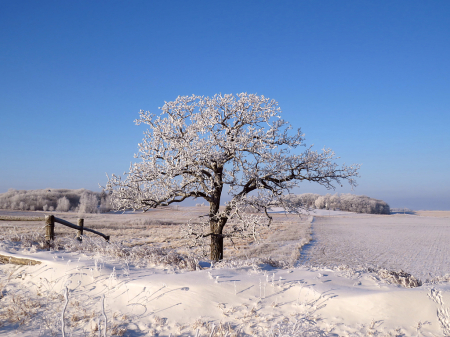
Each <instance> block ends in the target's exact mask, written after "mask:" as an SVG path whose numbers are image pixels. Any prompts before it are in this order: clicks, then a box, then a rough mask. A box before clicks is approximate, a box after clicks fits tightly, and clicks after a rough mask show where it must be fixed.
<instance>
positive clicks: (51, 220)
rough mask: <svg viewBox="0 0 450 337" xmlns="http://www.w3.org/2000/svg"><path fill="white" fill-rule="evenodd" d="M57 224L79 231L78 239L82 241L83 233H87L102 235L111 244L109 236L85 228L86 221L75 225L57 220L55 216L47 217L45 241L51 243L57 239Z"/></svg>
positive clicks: (82, 220) (79, 220)
mask: <svg viewBox="0 0 450 337" xmlns="http://www.w3.org/2000/svg"><path fill="white" fill-rule="evenodd" d="M55 222H57V223H59V224H61V225H64V226H67V227H70V228H73V229H77V230H78V233H77V239H78V240H80V241H81V238H82V236H83V232H84V231H86V232H91V233H94V234H97V235H100V236H102V237H103V238H104V239H105V240H106V241H108V242H109V239H110V236H109V235H105V234H103V233H100V232H98V231H96V230H94V229H91V228H86V227H84V219H78V221H77V223H78V225H75V224H73V223H71V222H69V221H67V220H64V219H60V218H56V217H55V216H54V215H46V216H45V239H46V240H47V241H51V240H54V239H55Z"/></svg>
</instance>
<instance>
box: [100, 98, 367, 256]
mask: <svg viewBox="0 0 450 337" xmlns="http://www.w3.org/2000/svg"><path fill="white" fill-rule="evenodd" d="M160 110H161V114H160V115H155V114H152V113H150V112H144V111H141V112H140V118H139V119H137V120H136V121H135V122H136V124H138V125H139V124H142V123H144V124H146V125H148V129H147V130H146V131H145V132H144V139H143V141H142V143H140V144H139V153H138V154H136V155H135V158H136V159H140V162H137V163H134V164H131V165H130V169H129V171H128V172H126V173H125V177H124V179H122V177H120V176H117V175H112V176H111V177H110V178H109V179H108V183H107V186H106V190H109V191H111V192H112V199H113V205H114V207H115V208H116V209H117V210H126V209H134V210H138V209H140V210H144V211H146V210H148V209H150V208H154V207H157V206H168V205H171V204H173V203H179V202H182V201H184V200H186V199H187V198H203V199H205V200H206V201H207V202H208V203H209V205H210V211H209V221H208V222H209V231H207V232H203V233H192V234H195V235H197V236H202V237H205V236H210V237H211V259H212V260H219V259H222V258H223V238H224V237H226V236H228V234H226V233H224V231H223V229H224V227H225V225H226V224H227V222H228V220H229V219H232V218H233V217H236V216H237V217H240V218H241V219H242V216H240V213H239V212H237V209H238V208H239V207H241V206H249V205H251V206H253V207H255V208H256V209H258V210H260V211H263V212H265V214H266V215H267V217H268V218H270V216H269V214H268V213H267V210H268V208H270V207H274V206H281V207H285V208H286V209H289V210H291V209H290V207H291V206H290V205H289V204H288V203H287V199H286V198H283V197H282V196H283V194H286V193H289V191H290V190H292V189H293V188H294V187H296V186H298V185H299V183H301V182H302V181H311V182H316V183H318V184H320V185H323V186H325V187H326V188H328V189H332V188H334V186H335V184H341V181H342V180H347V181H348V182H349V183H350V185H352V186H355V185H356V182H355V180H354V178H355V177H357V176H358V169H359V166H358V165H351V166H346V165H343V166H339V165H338V164H336V163H335V162H334V160H335V159H336V158H337V157H336V156H335V154H334V152H333V151H332V150H330V149H323V150H322V152H320V153H319V152H317V151H313V150H312V148H311V147H307V148H305V149H304V151H303V152H301V153H297V151H295V149H296V148H298V147H300V146H304V138H303V135H302V133H301V131H300V129H298V130H297V131H291V130H292V127H291V125H290V124H288V123H287V122H286V121H284V120H283V119H281V109H280V108H279V107H278V103H277V102H276V101H275V100H273V99H269V98H266V97H264V96H258V95H256V94H247V93H241V94H237V95H232V94H229V95H215V96H213V97H203V96H194V95H192V96H179V97H178V98H177V99H176V100H175V101H171V102H165V104H164V106H163V107H162V108H160ZM225 185H228V187H229V191H228V195H229V197H230V198H231V201H230V202H228V203H227V204H226V206H225V207H224V208H223V209H219V206H220V204H221V198H222V197H223V192H224V191H223V189H224V187H225ZM238 231H240V232H242V228H241V229H240V230H238Z"/></svg>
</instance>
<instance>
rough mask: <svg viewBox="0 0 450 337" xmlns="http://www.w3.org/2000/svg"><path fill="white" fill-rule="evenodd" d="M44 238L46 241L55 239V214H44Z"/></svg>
mask: <svg viewBox="0 0 450 337" xmlns="http://www.w3.org/2000/svg"><path fill="white" fill-rule="evenodd" d="M45 240H47V243H50V241H53V240H55V216H54V215H46V216H45Z"/></svg>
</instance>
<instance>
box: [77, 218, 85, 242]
mask: <svg viewBox="0 0 450 337" xmlns="http://www.w3.org/2000/svg"><path fill="white" fill-rule="evenodd" d="M77 225H78V226H79V227H81V229H79V230H78V232H77V239H78V241H80V242H81V240H82V236H83V227H84V219H78V222H77Z"/></svg>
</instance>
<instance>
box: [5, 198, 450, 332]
mask: <svg viewBox="0 0 450 337" xmlns="http://www.w3.org/2000/svg"><path fill="white" fill-rule="evenodd" d="M206 212H207V208H206V207H179V208H177V209H170V210H168V209H156V210H153V211H150V212H148V213H145V214H141V213H139V214H134V213H132V214H84V215H79V214H76V213H70V212H69V213H61V214H58V213H55V216H58V217H61V218H64V219H66V220H69V221H71V222H76V219H77V218H78V217H79V216H81V217H83V218H84V219H85V226H86V227H89V228H93V229H96V230H98V231H100V232H103V233H105V234H107V235H111V243H109V244H108V243H106V242H105V241H104V240H103V239H102V238H100V237H95V236H91V235H89V233H88V234H87V236H86V237H85V238H84V239H83V243H81V244H80V243H79V242H78V241H76V240H75V239H74V237H75V234H76V231H75V230H73V229H69V228H66V227H64V226H62V225H59V224H56V240H55V246H54V247H53V248H52V249H51V250H46V249H43V248H42V246H41V243H43V239H42V236H43V234H44V228H43V226H44V223H43V222H42V221H41V222H39V221H38V222H34V221H7V220H6V221H0V227H1V232H0V239H1V241H0V254H1V255H2V256H4V257H3V258H1V260H2V261H3V262H6V263H3V264H0V297H1V299H0V303H1V306H0V318H1V320H0V322H1V323H0V335H9V334H11V335H18V336H61V334H62V329H63V327H62V321H61V317H62V314H63V313H64V320H63V321H64V331H65V335H66V336H99V335H100V334H101V335H103V333H104V332H105V331H104V326H105V317H106V321H107V323H106V324H107V330H106V335H107V336H121V335H123V336H169V335H172V336H196V335H197V334H198V336H221V337H224V336H368V335H369V336H370V335H373V336H422V335H423V336H444V335H449V334H450V311H449V307H450V296H449V294H448V291H449V290H450V285H449V283H448V280H449V279H450V276H449V275H447V272H449V270H450V265H449V264H450V261H449V255H450V254H449V253H450V248H449V245H448V242H449V241H450V240H449V239H450V237H449V236H450V232H449V229H450V228H449V227H450V212H439V213H429V212H417V213H416V215H400V214H396V215H361V214H354V213H348V212H333V211H330V212H328V211H323V210H320V211H316V212H315V213H311V214H304V215H302V216H301V217H298V216H294V215H284V214H281V213H274V214H273V216H274V220H275V221H274V224H273V226H272V228H270V229H266V230H264V231H262V233H261V243H260V244H257V243H256V242H248V241H245V240H236V241H235V242H234V245H232V244H228V245H227V246H226V248H225V260H224V261H223V262H220V263H216V264H213V265H211V263H210V262H209V261H208V259H207V257H204V256H202V253H203V250H202V249H201V248H198V247H197V248H195V247H194V248H189V247H188V244H189V241H188V239H186V238H185V237H184V236H183V234H182V225H183V224H184V223H186V222H187V221H188V220H191V221H192V222H195V221H198V217H199V216H200V215H204V214H205V213H206ZM9 215H12V216H17V215H27V216H43V213H42V212H7V211H0V216H9ZM9 257H11V262H14V261H13V260H15V261H20V260H17V258H19V259H20V258H25V259H29V260H28V261H24V262H23V263H25V264H24V265H16V264H11V263H7V262H10V261H9V260H8V259H9ZM22 261H23V260H22ZM32 261H36V262H37V263H39V262H40V263H39V264H34V265H31V262H32ZM400 270H403V271H404V272H405V273H401V272H400ZM408 274H411V275H408ZM419 280H421V281H422V282H421V286H419V287H413V288H409V287H408V286H413V285H418V284H420V283H418V282H419ZM414 282H416V283H414ZM66 287H67V289H68V293H67V296H68V297H67V298H68V299H67V300H66V298H65V289H66ZM103 301H104V304H103ZM103 307H104V309H103ZM64 308H65V309H64Z"/></svg>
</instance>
